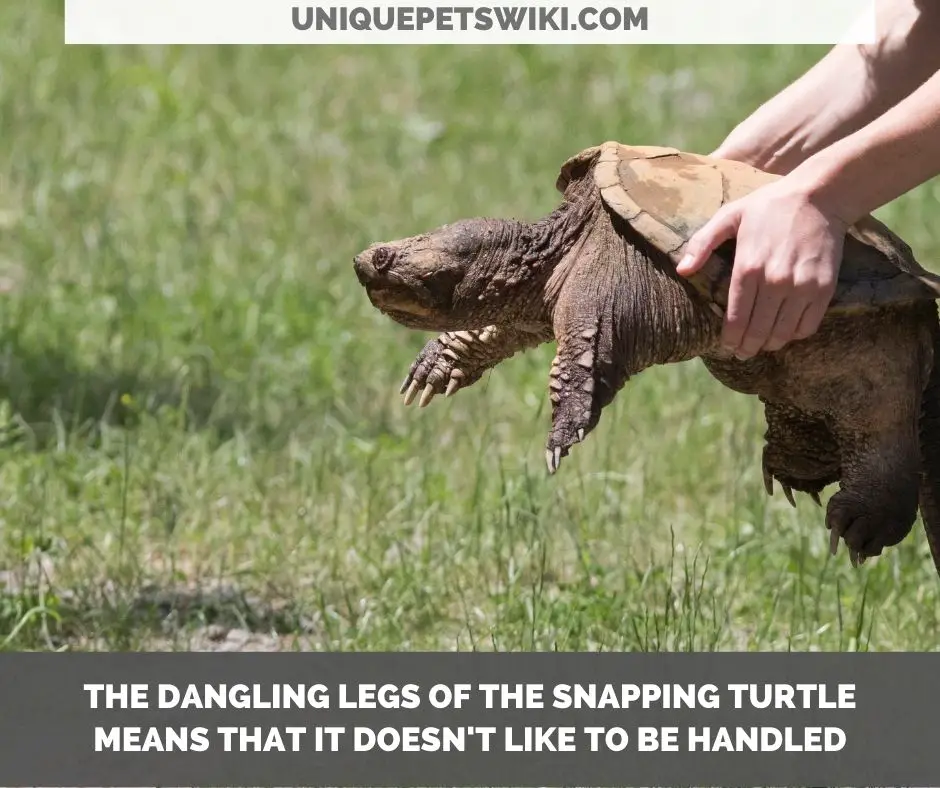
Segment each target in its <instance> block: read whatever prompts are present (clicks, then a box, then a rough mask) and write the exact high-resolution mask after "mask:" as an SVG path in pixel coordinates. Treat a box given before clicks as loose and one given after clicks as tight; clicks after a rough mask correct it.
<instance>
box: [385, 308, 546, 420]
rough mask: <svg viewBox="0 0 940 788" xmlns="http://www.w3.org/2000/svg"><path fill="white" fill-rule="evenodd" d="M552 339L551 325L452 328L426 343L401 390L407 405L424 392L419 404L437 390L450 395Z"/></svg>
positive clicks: (424, 401) (420, 405)
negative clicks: (501, 363) (475, 328)
mask: <svg viewBox="0 0 940 788" xmlns="http://www.w3.org/2000/svg"><path fill="white" fill-rule="evenodd" d="M550 339H552V332H551V329H550V328H549V327H548V326H545V327H544V328H543V329H541V330H540V329H532V330H526V329H520V328H515V327H509V326H487V327H486V328H482V329H478V330H473V331H448V332H446V333H443V334H441V335H440V336H439V337H437V339H432V340H431V341H430V342H428V343H427V344H426V345H425V346H424V349H423V350H422V351H421V352H420V353H419V354H418V357H417V358H416V359H415V361H414V363H413V364H412V365H411V369H410V370H409V371H408V376H407V377H406V378H405V380H404V382H403V383H402V384H401V389H400V391H399V393H400V394H404V397H405V400H404V401H405V405H410V404H411V403H412V402H413V401H414V399H415V397H417V396H418V392H421V397H420V399H419V400H418V406H419V407H422V408H423V407H425V406H426V405H427V404H428V403H429V402H430V401H431V400H432V399H433V398H434V396H435V395H436V394H444V395H445V396H447V397H449V396H450V395H451V394H453V393H455V392H456V391H458V390H459V389H465V388H467V387H468V386H471V385H473V384H474V383H476V382H477V381H478V380H479V379H480V378H481V377H483V373H484V372H486V371H487V370H488V369H492V368H493V367H495V366H496V365H497V364H499V363H500V362H501V361H505V360H506V359H507V358H510V357H511V356H513V355H515V354H516V353H519V352H521V351H523V350H528V349H530V348H534V347H537V346H539V345H541V344H543V343H544V342H548V341H549V340H550Z"/></svg>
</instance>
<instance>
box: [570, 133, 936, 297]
mask: <svg viewBox="0 0 940 788" xmlns="http://www.w3.org/2000/svg"><path fill="white" fill-rule="evenodd" d="M591 167H593V175H594V182H595V183H596V184H597V188H598V189H599V190H600V193H601V198H602V199H603V200H604V203H605V204H606V205H607V206H608V207H609V208H610V209H611V210H612V211H614V212H615V213H617V214H618V215H620V216H621V217H623V219H625V220H626V221H627V222H629V223H630V225H631V226H632V227H633V228H634V229H635V230H636V231H637V232H638V233H639V234H640V235H642V236H643V237H644V238H645V239H646V240H647V241H648V242H649V243H650V244H652V245H653V246H654V247H655V248H657V249H659V250H660V251H661V252H664V253H665V254H667V255H669V257H670V258H672V260H673V261H674V262H676V263H678V262H679V260H680V259H681V258H682V256H683V254H684V252H685V246H686V243H687V242H688V240H689V238H690V237H691V236H692V234H693V233H695V231H696V230H698V229H699V228H700V227H702V226H703V225H704V224H705V223H706V222H707V221H708V220H709V219H710V218H711V217H712V216H713V215H714V214H715V212H716V211H717V210H718V209H719V208H720V207H721V206H722V205H724V204H725V203H727V202H730V201H732V200H735V199H738V198H740V197H743V196H744V195H746V194H748V193H749V192H751V191H753V190H754V189H756V188H758V187H759V186H763V185H765V184H767V183H771V182H772V181H774V180H776V179H777V178H778V177H779V176H777V175H771V174H769V173H766V172H763V171H761V170H758V169H755V168H754V167H751V166H750V165H747V164H741V163H739V162H733V161H726V160H723V159H712V158H709V157H707V156H699V155H697V154H694V153H684V152H682V151H678V150H676V149H674V148H658V147H642V146H629V145H622V144H621V143H619V142H605V143H603V144H602V145H599V146H596V147H593V148H588V149H587V150H585V151H582V152H581V153H579V154H578V155H577V156H574V157H572V158H571V159H569V160H568V161H566V162H565V163H564V165H562V168H561V174H560V175H559V176H558V182H557V187H558V189H559V191H561V192H562V193H564V191H565V189H566V187H567V185H568V183H569V182H570V181H571V180H572V178H573V177H575V175H576V174H577V171H578V170H584V169H585V168H591ZM730 274H731V266H730V264H729V262H728V261H725V260H722V259H721V258H719V257H717V256H716V255H712V257H711V259H710V260H709V262H708V264H707V265H706V266H705V268H703V269H702V271H700V272H699V273H698V274H697V275H695V276H693V277H691V278H690V282H691V283H692V284H693V285H694V286H695V287H696V289H698V290H699V291H700V292H702V293H703V294H704V295H705V296H706V297H708V298H709V299H711V300H712V301H714V302H715V303H717V304H718V306H720V307H724V306H725V305H726V304H727V292H728V279H729V277H730ZM936 298H940V276H937V275H936V274H934V273H931V272H930V271H927V270H925V269H924V268H922V267H921V266H920V265H919V264H918V262H917V260H915V258H914V254H913V252H912V251H911V248H910V247H909V246H908V245H907V244H906V243H904V241H902V240H901V239H900V238H898V236H896V235H895V234H894V233H892V232H891V231H890V230H889V229H888V228H887V227H885V225H883V224H882V223H881V222H879V221H878V220H877V219H875V218H873V217H871V216H867V217H865V218H864V219H862V220H861V221H859V222H857V223H856V224H855V225H854V226H853V227H851V228H850V230H849V233H848V235H847V237H846V241H845V253H844V257H843V262H842V267H841V270H840V272H839V282H838V286H837V288H836V293H835V296H834V297H833V299H832V302H831V303H830V309H836V310H838V311H848V310H854V309H861V308H868V307H872V306H879V305H884V304H893V303H904V302H910V301H918V300H924V299H936Z"/></svg>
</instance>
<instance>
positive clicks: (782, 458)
mask: <svg viewBox="0 0 940 788" xmlns="http://www.w3.org/2000/svg"><path fill="white" fill-rule="evenodd" d="M847 248H849V247H847ZM851 248H852V249H857V248H861V247H859V246H858V245H856V246H851ZM863 252H864V250H863V251H860V252H859V254H862V253H863ZM848 253H851V254H854V252H851V251H850V252H848ZM355 270H356V273H357V276H358V277H359V280H360V282H361V283H362V284H363V286H364V287H365V288H366V290H367V293H368V295H369V298H370V300H371V301H372V303H373V304H374V305H375V306H376V307H377V308H379V309H381V310H382V311H383V312H385V313H386V314H388V315H389V316H390V317H392V318H393V319H394V320H396V321H397V322H399V323H401V324H403V325H405V326H409V327H412V328H419V329H424V330H434V331H443V332H447V333H445V334H444V335H443V337H438V339H436V340H432V341H431V342H430V343H428V344H427V345H426V346H425V348H424V350H423V351H422V353H421V354H420V355H419V357H418V359H417V360H416V361H415V363H414V364H413V365H412V369H411V371H410V372H409V376H408V378H407V379H406V381H405V384H404V386H403V391H406V392H407V394H406V397H407V398H408V399H409V400H413V399H414V397H415V396H417V394H418V392H419V391H422V392H423V393H422V397H421V399H422V402H423V404H427V401H429V400H430V398H431V397H432V396H433V395H434V394H437V393H447V392H448V391H450V392H451V393H452V392H453V391H454V390H456V389H458V388H465V387H467V386H469V385H472V383H473V382H475V381H476V380H478V379H479V378H480V376H481V375H482V373H483V371H484V370H486V369H490V368H492V367H493V366H494V365H496V364H497V363H499V362H500V361H502V360H503V359H505V358H508V357H510V356H511V355H513V354H514V353H516V352H519V351H521V350H525V349H526V348H528V347H534V346H536V345H538V344H540V343H541V342H543V341H545V340H546V339H550V338H552V337H554V339H555V340H556V342H557V353H556V357H555V360H554V362H553V364H552V369H551V372H550V375H549V395H550V398H551V401H552V425H551V429H550V431H549V435H548V441H547V444H546V461H547V464H548V468H549V471H550V472H552V473H554V472H555V471H556V470H557V469H558V467H559V463H560V461H561V459H562V457H564V456H565V455H566V454H567V453H568V452H569V450H570V449H571V447H572V446H573V445H575V444H577V443H579V442H581V441H583V440H584V439H585V438H586V437H587V435H588V434H589V433H590V432H591V430H593V429H594V428H595V427H596V425H597V423H598V421H599V419H600V416H601V412H602V410H603V408H604V407H606V406H607V405H608V404H609V403H610V402H611V401H612V400H613V399H614V397H615V396H616V394H617V392H618V391H619V390H620V388H622V387H623V385H624V384H625V383H626V382H627V381H628V380H629V378H630V377H631V376H633V375H636V374H639V373H640V372H641V371H643V370H644V369H646V368H648V367H650V366H653V365H656V364H667V363H675V362H680V361H685V360H689V359H692V358H697V357H699V358H702V359H703V361H704V362H705V365H706V367H707V368H708V370H709V371H710V372H711V374H712V375H713V376H714V377H715V378H716V379H717V380H718V381H720V382H721V383H722V384H724V385H725V386H727V387H728V388H731V389H733V390H735V391H738V392H742V393H745V394H751V395H755V396H758V397H759V398H760V399H761V400H762V401H763V403H764V405H765V411H766V415H767V422H768V429H767V433H766V446H765V449H764V456H763V464H764V473H765V482H766V483H767V485H768V492H772V485H773V480H774V479H776V480H777V481H779V482H780V483H781V484H782V485H784V492H785V493H786V494H787V496H788V498H790V497H792V493H791V492H790V491H791V490H797V491H802V492H806V493H808V494H809V495H811V496H813V497H816V498H817V499H818V495H819V493H820V492H822V490H823V489H824V488H825V487H826V486H828V485H829V484H833V483H836V482H838V483H839V485H840V489H839V491H838V492H837V493H836V494H835V495H834V496H832V498H831V499H830V500H829V502H828V505H827V510H826V525H827V527H828V528H830V529H831V531H832V535H833V536H832V542H833V551H834V549H835V547H836V546H837V545H838V541H839V540H840V539H842V540H844V541H845V542H846V544H847V546H848V548H849V552H850V556H851V558H852V561H853V563H859V562H861V561H863V560H864V559H866V558H868V557H871V556H877V555H880V554H881V552H882V551H883V550H884V548H886V547H889V546H891V545H894V544H897V543H898V542H900V541H901V540H902V539H903V538H904V537H906V536H907V534H908V533H909V532H910V530H911V528H912V526H913V523H914V521H915V517H916V514H917V509H918V505H919V504H920V506H922V507H923V511H924V513H925V522H926V523H927V527H928V531H929V532H931V533H932V535H931V540H932V541H931V543H932V545H934V546H935V548H936V545H937V544H940V504H937V503H936V502H937V501H940V450H938V449H937V448H936V445H937V444H938V443H940V374H936V375H934V377H933V378H930V375H931V371H932V369H933V355H934V343H935V337H936V336H940V333H938V331H940V329H938V321H937V309H936V304H935V303H934V302H932V301H929V300H927V301H913V302H910V303H908V304H903V305H890V306H874V305H872V306H867V307H865V308H860V309H858V310H857V311H855V312H851V311H846V312H839V313H837V312H831V313H830V314H829V315H828V316H827V317H826V319H825V320H824V321H823V323H822V325H821V327H820V329H819V330H818V331H817V333H816V334H814V335H813V336H812V337H810V338H809V339H806V340H803V341H800V342H794V343H791V344H789V345H787V346H786V347H784V348H783V349H782V350H780V351H778V352H775V353H763V354H760V355H758V356H757V357H755V358H753V359H750V360H748V361H739V360H737V359H734V358H731V357H728V356H727V355H724V354H722V352H721V351H720V349H719V343H718V340H719V335H720V330H721V318H720V316H718V315H716V314H715V312H714V311H713V308H714V306H715V305H714V303H712V302H710V301H709V300H707V299H706V298H703V297H702V295H701V293H700V292H699V291H696V290H695V289H693V288H692V287H691V286H690V285H689V283H687V282H686V281H685V280H682V279H681V278H680V277H679V276H678V275H677V274H676V273H675V267H674V264H673V263H672V261H671V260H670V259H669V258H668V257H667V256H666V255H664V254H662V253H660V252H658V251H656V250H654V249H653V248H652V247H650V245H649V244H648V243H646V241H645V239H643V238H642V237H640V236H639V235H637V233H636V232H635V231H633V229H632V227H630V226H629V225H627V224H626V222H624V221H623V220H622V219H621V218H620V217H619V216H618V215H616V214H613V213H611V212H610V211H608V210H607V209H606V208H605V206H604V205H603V204H602V202H601V199H600V197H599V194H598V191H597V188H596V186H595V184H594V182H593V179H592V178H591V174H590V171H589V170H588V171H586V172H584V173H581V174H580V175H576V176H574V177H572V180H571V183H570V184H568V186H567V187H566V192H565V201H564V203H563V204H562V205H561V206H560V207H559V208H558V209H557V210H556V211H554V212H553V213H552V214H551V215H550V216H548V217H545V218H544V219H542V220H541V221H539V222H536V223H534V224H531V225H526V224H523V223H520V222H510V221H502V220H498V219H470V220H465V221H462V222H457V223H455V224H452V225H447V226H445V227H442V228H439V229H438V230H435V231H432V232H430V233H426V234H423V235H420V236H416V237H413V238H406V239H402V240H399V241H392V242H388V243H383V244H374V245H373V246H371V247H369V248H368V249H367V250H365V251H364V252H363V253H362V254H360V255H358V256H357V258H356V261H355ZM870 289H871V290H872V292H871V293H870V296H871V303H872V304H874V303H876V302H878V300H879V299H880V298H881V297H882V295H883V293H881V292H880V291H878V289H877V288H870ZM866 292H867V291H866ZM866 303H867V302H866ZM937 344H938V346H940V341H938V342H937ZM928 379H930V381H931V387H930V388H929V389H928V390H927V394H928V395H929V396H927V397H926V398H925V399H924V400H923V403H922V395H923V394H924V390H925V386H927V384H928ZM455 381H456V382H455ZM922 405H923V413H924V416H923V419H922V418H921V412H922ZM921 431H924V434H925V435H926V436H928V437H929V438H930V440H931V441H932V442H931V443H929V445H928V442H926V440H925V443H924V446H923V448H922V445H921V440H920V438H919V433H920V432H921ZM922 461H926V464H924V463H923V462H922ZM935 554H936V556H937V562H938V568H940V550H937V552H936V553H935Z"/></svg>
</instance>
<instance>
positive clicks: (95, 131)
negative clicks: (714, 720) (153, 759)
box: [0, 1, 940, 650]
mask: <svg viewBox="0 0 940 788" xmlns="http://www.w3.org/2000/svg"><path fill="white" fill-rule="evenodd" d="M58 6H59V3H58V2H51V1H43V2H38V1H37V2H34V3H32V4H25V3H6V4H3V5H2V6H0V284H2V290H3V291H4V292H3V293H2V294H0V489H2V491H3V494H2V495H0V569H2V575H0V586H2V588H3V593H2V595H0V644H2V646H3V647H4V648H7V649H32V648H38V649H52V648H74V649H162V648H184V649H185V648H263V649H274V648H281V649H289V648H297V647H302V648H313V649H356V650H374V649H453V648H474V647H475V648H480V649H493V648H495V649H556V648H557V649H561V650H580V649H615V650H616V649H630V650H637V649H649V650H657V649H664V650H707V649H766V650H771V649H772V650H782V649H795V650H808V649H825V650H829V649H847V650H858V649H873V650H889V649H933V648H934V647H935V646H936V645H937V643H938V632H940V605H938V588H940V585H938V582H937V579H936V576H935V574H934V570H933V568H932V565H931V562H930V559H929V556H928V551H927V548H926V544H925V540H924V538H923V535H922V532H921V530H920V526H919V525H918V526H917V528H916V530H915V531H914V532H913V534H912V536H911V537H910V538H909V539H908V540H907V541H906V542H905V543H904V544H902V545H901V546H900V547H899V548H896V549H893V550H891V551H890V552H889V553H888V554H887V555H886V556H884V557H882V558H880V559H879V560H877V561H874V562H871V563H869V564H866V565H865V567H863V568H862V569H861V570H858V571H854V570H852V569H851V567H850V566H849V562H848V558H847V556H846V554H845V553H844V552H840V554H839V556H838V557H837V558H836V559H829V558H828V557H827V550H826V546H827V542H828V539H827V532H826V530H825V528H824V525H823V512H822V510H820V509H817V508H816V507H815V506H814V505H813V504H812V503H811V502H810V501H809V500H808V499H805V500H800V501H799V507H798V509H797V510H793V509H791V508H790V507H789V506H788V505H787V503H786V502H785V501H784V500H783V499H782V496H777V497H774V498H767V497H766V496H765V494H764V491H763V486H762V484H761V480H760V448H761V443H762V439H761V435H762V432H763V428H764V424H763V417H762V414H761V412H760V410H759V408H758V404H757V403H756V401H752V400H750V399H747V398H745V397H743V396H739V395H735V394H733V393H731V392H729V391H727V390H725V389H723V388H721V387H720V386H719V385H718V384H717V383H716V382H714V381H713V380H711V379H710V378H709V377H708V376H707V374H706V373H705V371H704V369H703V368H702V367H701V366H700V364H699V363H698V362H693V363H689V364H686V365H682V366H676V367H672V368H658V369H654V370H650V371H648V372H646V373H644V375H642V376H641V377H640V378H639V379H637V380H635V381H634V382H632V383H631V384H630V386H629V387H628V388H627V389H625V390H624V391H623V393H621V395H620V396H619V398H618V401H617V402H616V403H615V405H614V406H612V408H611V409H609V410H608V411H607V412H606V413H605V418H604V422H603V426H602V428H601V429H599V430H598V431H597V432H595V433H594V434H593V435H592V436H591V438H590V440H589V441H587V442H586V443H585V444H584V445H583V446H579V447H578V448H577V451H576V452H575V453H574V454H573V456H572V457H570V458H569V459H568V460H566V461H565V463H564V464H563V467H562V470H561V472H560V473H559V475H558V476H557V477H554V478H551V479H550V478H548V477H547V474H546V472H545V469H544V465H543V459H542V453H543V443H544V438H545V432H546V429H547V425H548V416H549V414H548V409H547V405H548V399H547V396H546V393H547V392H546V381H547V377H546V376H547V371H548V366H549V363H550V360H551V353H552V348H550V347H544V348H541V349H540V350H539V351H538V352H534V353H530V354H527V355H525V356H519V357H516V358H513V359H511V360H510V361H509V362H507V363H505V364H503V365H502V366H500V367H499V368H498V369H497V370H495V371H494V372H493V373H491V374H490V375H488V376H487V378H486V379H485V380H484V381H482V382H481V383H480V384H478V385H477V386H475V387H474V388H472V389H469V390H467V391H465V392H461V393H460V394H459V395H458V396H457V397H455V398H454V399H453V400H448V401H435V402H434V404H433V405H432V406H431V407H429V408H428V409H427V410H425V411H418V410H417V409H415V408H411V409H406V408H404V407H403V406H402V405H401V403H400V399H399V397H398V396H397V389H398V385H399V383H400V381H401V379H402V377H403V375H404V373H405V372H406V371H407V368H408V365H409V364H410V363H411V361H412V358H413V357H414V355H415V354H416V353H417V352H418V350H420V348H421V347H422V345H423V344H424V342H425V341H426V340H427V338H428V337H427V336H424V335H421V334H419V333H415V332H409V331H407V330H405V329H403V328H401V327H399V326H397V325H395V324H393V323H391V322H390V321H389V320H387V319H386V318H384V317H383V316H382V315H380V314H379V313H378V312H376V311H375V310H373V309H372V308H371V306H370V305H369V303H368V300H367V298H366V296H365V294H364V292H363V291H362V290H361V288H360V287H359V285H358V283H357V282H356V278H355V276H354V275H353V271H352V265H351V260H352V256H353V254H354V253H356V252H357V251H359V250H360V249H361V248H363V247H364V246H366V245H367V244H368V243H370V242H372V241H375V240H381V239H386V238H396V237H402V236H405V235H410V234H413V233H416V232H420V231H422V230H425V229H428V228H430V227H433V226H436V225H439V224H442V223H445V222H448V221H451V220H453V219H456V218H461V217H465V216H472V215H485V214H489V215H497V216H506V217H516V218H534V217H536V216H538V215H541V214H543V213H545V212H547V211H549V210H550V209H551V208H552V207H553V206H554V205H555V204H556V201H557V199H558V195H557V194H556V193H555V191H554V187H553V184H554V180H555V175H556V173H557V169H558V167H559V165H560V164H561V162H562V161H564V160H565V159H566V158H567V157H568V156H570V155H571V154H573V153H575V152H577V151H579V150H581V149H582V148H584V147H587V146H589V145H592V144H596V143H598V142H600V141H602V140H605V139H611V138H614V139H620V140H622V141H628V142H633V143H639V144H661V145H673V146H677V147H680V148H685V149H691V150H696V151H701V152H708V151H709V150H711V149H712V148H713V147H714V146H715V145H717V143H718V142H720V140H721V139H722V137H723V136H724V135H725V134H726V133H727V132H728V131H730V130H731V128H732V127H733V126H734V124H735V123H736V122H737V121H739V120H740V119H742V118H743V117H744V116H745V115H746V114H748V113H749V112H750V111H752V110H753V109H754V108H755V107H756V106H757V105H758V104H759V103H760V102H762V101H763V100H765V99H766V98H768V97H769V96H770V95H772V94H773V93H774V92H776V91H777V90H779V89H780V88H782V87H783V86H784V85H785V84H786V83H787V82H788V81H790V80H792V79H793V78H795V77H796V76H798V75H799V74H800V73H801V72H802V71H803V70H804V69H805V68H806V67H808V66H809V65H810V64H811V63H812V62H813V61H814V60H815V59H816V58H818V57H819V56H820V55H821V54H822V52H823V50H820V49H818V48H796V47H777V48H763V47H742V48H718V47H675V48H669V47H639V46H637V47H629V46H622V47H596V48H593V47H583V46H582V47H525V46H520V47H498V48H497V47H453V48H447V47H430V46H429V47H424V48H417V47H416V48H411V47H379V46H376V47H361V48H343V47H319V48H318V47H306V48H261V47H238V48H203V47H194V48H188V49H185V48H159V49H158V48H141V49H134V48H118V47H116V48H108V49H95V48H69V49H66V48H65V47H64V46H62V44H61V40H62V27H61V11H60V10H59V8H58ZM937 197H938V192H937V185H936V184H930V185H927V186H924V187H921V188H920V189H918V190H917V191H916V192H913V193H911V194H910V195H907V196H906V197H905V198H903V199H902V200H899V201H898V202H897V203H896V204H894V205H892V206H889V207H888V208H886V209H885V210H883V211H882V212H881V214H882V218H884V219H886V220H887V221H888V222H889V223H890V224H891V226H892V227H893V228H894V229H896V230H897V231H899V232H900V233H901V234H902V235H903V236H904V237H905V238H906V239H907V240H908V241H909V242H910V243H911V244H912V245H913V246H914V247H915V249H916V251H917V252H918V255H919V257H920V259H921V260H922V261H923V262H924V263H925V264H926V265H927V266H929V267H933V268H936V265H935V260H936V257H937V253H938V252H940V236H938V235H937V234H936V231H935V229H934V222H933V221H932V217H933V215H934V214H935V213H936V209H937ZM830 492H831V491H830Z"/></svg>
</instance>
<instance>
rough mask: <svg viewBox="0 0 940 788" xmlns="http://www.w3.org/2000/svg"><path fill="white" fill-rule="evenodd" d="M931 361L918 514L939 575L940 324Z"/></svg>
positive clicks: (935, 330)
mask: <svg viewBox="0 0 940 788" xmlns="http://www.w3.org/2000/svg"><path fill="white" fill-rule="evenodd" d="M932 331H933V360H932V362H931V368H930V377H929V378H928V381H927V387H926V388H925V389H924V394H923V398H922V400H921V413H920V453H921V474H920V514H921V519H922V520H923V521H924V530H925V531H926V534H927V542H928V543H929V544H930V553H931V555H932V556H933V562H934V566H936V568H937V573H938V574H940V322H938V321H937V320H934V321H933V325H932Z"/></svg>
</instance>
